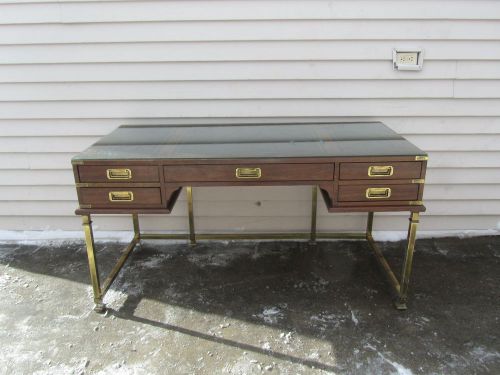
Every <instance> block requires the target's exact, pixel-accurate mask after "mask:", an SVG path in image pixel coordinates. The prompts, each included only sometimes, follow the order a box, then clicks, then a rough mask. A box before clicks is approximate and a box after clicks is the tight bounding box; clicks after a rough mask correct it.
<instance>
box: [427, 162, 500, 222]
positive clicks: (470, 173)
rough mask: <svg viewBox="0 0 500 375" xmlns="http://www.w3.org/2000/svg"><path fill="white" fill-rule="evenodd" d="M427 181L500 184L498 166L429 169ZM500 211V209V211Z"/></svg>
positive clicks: (437, 182)
mask: <svg viewBox="0 0 500 375" xmlns="http://www.w3.org/2000/svg"><path fill="white" fill-rule="evenodd" d="M426 182H428V183H431V184H477V183H478V182H479V183H485V184H486V183H488V184H499V183H500V171H499V170H498V168H461V169H456V168H434V169H428V170H427V175H426ZM499 212H500V211H499Z"/></svg>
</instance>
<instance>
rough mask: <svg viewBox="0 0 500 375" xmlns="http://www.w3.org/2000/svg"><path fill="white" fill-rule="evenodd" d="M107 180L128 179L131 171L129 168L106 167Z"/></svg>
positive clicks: (130, 176)
mask: <svg viewBox="0 0 500 375" xmlns="http://www.w3.org/2000/svg"><path fill="white" fill-rule="evenodd" d="M106 176H107V177H108V180H130V179H131V178H132V171H131V170H130V169H106Z"/></svg>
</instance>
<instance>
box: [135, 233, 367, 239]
mask: <svg viewBox="0 0 500 375" xmlns="http://www.w3.org/2000/svg"><path fill="white" fill-rule="evenodd" d="M141 238H142V239H144V240H186V239H187V240H189V233H187V234H186V233H172V234H170V233H169V234H164V233H141ZM310 238H311V233H310V232H295V233H290V232H285V233H197V234H196V239H197V240H310ZM316 238H317V239H325V240H328V239H353V240H354V239H365V238H366V235H365V233H362V232H352V233H346V232H321V233H317V234H316Z"/></svg>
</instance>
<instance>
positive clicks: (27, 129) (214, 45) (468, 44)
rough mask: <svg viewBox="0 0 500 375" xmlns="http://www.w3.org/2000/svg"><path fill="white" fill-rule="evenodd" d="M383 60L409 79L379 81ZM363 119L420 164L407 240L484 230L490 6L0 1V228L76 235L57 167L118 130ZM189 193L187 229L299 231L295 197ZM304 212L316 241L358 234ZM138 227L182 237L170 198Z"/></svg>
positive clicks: (347, 225)
mask: <svg viewBox="0 0 500 375" xmlns="http://www.w3.org/2000/svg"><path fill="white" fill-rule="evenodd" d="M395 47H403V48H404V47H409V48H421V49H423V50H424V66H423V70H422V71H420V72H408V71H407V72H398V71H394V70H393V69H392V49H393V48H395ZM373 120H379V121H382V122H384V123H386V124H387V125H388V126H390V127H391V128H392V129H394V130H395V131H396V132H398V133H400V134H402V135H403V136H405V137H407V138H408V139H409V140H410V141H411V142H413V143H415V144H416V145H417V146H418V147H420V148H422V149H423V150H425V151H427V152H428V153H429V156H430V160H429V165H428V174H427V181H426V189H425V194H424V200H425V204H426V206H427V208H428V210H427V212H426V213H425V214H424V216H423V217H422V220H421V223H422V225H421V227H422V229H423V230H428V231H431V230H443V231H447V230H485V229H494V228H496V227H497V225H499V224H498V223H499V222H500V2H498V1H493V0H491V1H489V0H485V1H482V0H481V1H465V0H438V1H430V0H419V1H412V0H406V1H393V0H380V1H379V0H375V1H364V0H356V1H327V0H292V1H282V0H265V1H263V0H260V1H257V0H233V1H225V0H220V1H219V0H206V1H191V0H173V1H78V0H77V1H71V0H67V1H57V2H56V1H43V0H30V1H22V0H18V1H14V0H12V1H0V142H1V143H0V144H1V147H0V229H6V230H41V229H52V230H54V229H62V230H78V229H79V228H80V220H79V218H78V217H76V216H74V214H73V211H74V209H75V208H76V206H77V203H76V192H75V189H74V186H73V175H72V171H71V164H70V159H71V157H72V156H73V155H74V154H76V153H78V152H79V151H82V150H83V149H85V148H86V147H88V146H89V145H90V144H92V143H93V142H95V141H96V140H97V139H98V138H99V137H101V136H103V135H105V134H107V133H109V132H110V131H112V130H113V129H114V128H116V127H117V126H119V125H121V124H160V123H166V124H190V123H235V124H237V123H245V122H246V123H249V122H287V121H290V122H299V121H306V122H309V121H310V122H312V121H373ZM194 196H195V214H196V226H197V229H199V230H207V231H210V230H212V231H213V230H217V231H225V230H228V231H235V230H245V231H257V230H265V231H277V230H284V231H296V230H302V231H306V230H307V229H308V225H309V214H310V196H311V194H310V188H309V187H285V188H277V187H266V188H258V187H254V188H243V189H235V188H219V189H218V188H195V189H194ZM320 203H321V204H320V209H319V211H318V215H319V222H318V229H319V230H339V231H346V230H356V229H363V228H364V225H365V220H366V219H365V215H361V214H344V215H338V214H328V213H327V212H326V210H325V209H324V207H323V205H322V202H320ZM405 215H406V213H389V214H383V215H382V214H381V215H380V216H381V219H380V220H378V221H376V229H377V230H401V229H404V228H405V226H406V223H407V221H406V220H404V218H403V217H404V216H405ZM95 223H96V224H97V225H98V228H99V229H105V230H120V229H129V228H130V226H131V223H130V220H129V218H127V217H119V216H107V217H96V221H95ZM143 227H144V229H150V230H162V229H163V230H186V228H187V218H186V201H185V196H184V194H182V195H181V197H180V200H179V202H178V204H177V206H176V207H175V209H174V212H173V213H172V215H171V216H162V217H156V216H155V217H145V218H144V219H143Z"/></svg>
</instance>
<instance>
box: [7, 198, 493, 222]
mask: <svg viewBox="0 0 500 375" xmlns="http://www.w3.org/2000/svg"><path fill="white" fill-rule="evenodd" d="M425 205H426V207H427V214H429V215H444V214H445V215H465V216H466V215H473V216H474V215H497V216H498V214H499V212H500V201H498V200H497V201H495V200H475V201H462V200H456V201H446V202H444V201H426V202H425ZM75 208H76V204H75V203H74V202H68V201H56V202H50V204H47V203H46V202H40V201H0V212H1V214H0V215H2V216H5V215H9V216H31V215H34V216H40V215H47V216H59V215H69V214H71V213H72V212H73V211H74V210H75ZM195 210H196V211H195V212H196V215H200V216H211V217H213V218H214V220H218V218H219V217H227V216H231V215H234V213H235V212H237V213H238V215H237V216H239V217H245V216H247V217H253V218H254V219H257V218H259V219H260V218H263V217H269V216H272V217H274V216H276V213H277V212H279V213H280V216H281V217H294V216H299V217H304V218H307V217H308V215H310V211H311V205H310V203H309V202H307V201H298V202H295V204H290V202H286V201H265V202H262V205H260V206H257V205H255V204H254V203H253V202H249V201H232V202H229V201H218V202H213V201H198V202H197V204H196V208H195ZM186 212H187V204H186V202H182V201H181V202H178V203H177V205H176V209H175V210H173V211H172V213H171V214H170V216H179V215H180V216H183V217H184V216H186ZM328 215H329V214H328V213H327V211H326V209H325V207H324V205H319V206H318V216H320V217H328ZM389 215H399V216H401V213H390V214H389Z"/></svg>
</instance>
